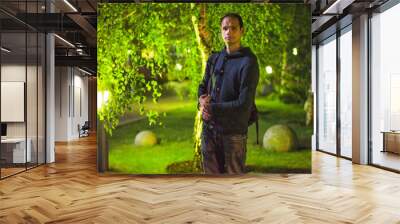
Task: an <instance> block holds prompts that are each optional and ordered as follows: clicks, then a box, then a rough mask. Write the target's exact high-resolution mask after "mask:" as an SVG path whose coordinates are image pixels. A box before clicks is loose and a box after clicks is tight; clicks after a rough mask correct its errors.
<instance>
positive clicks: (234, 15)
mask: <svg viewBox="0 0 400 224" xmlns="http://www.w3.org/2000/svg"><path fill="white" fill-rule="evenodd" d="M226 17H231V18H236V19H237V20H239V25H240V28H243V19H242V17H241V16H240V15H239V14H237V13H232V12H230V13H227V14H225V15H224V16H223V17H222V18H221V20H220V21H219V24H221V23H222V21H223V20H224V19H225V18H226Z"/></svg>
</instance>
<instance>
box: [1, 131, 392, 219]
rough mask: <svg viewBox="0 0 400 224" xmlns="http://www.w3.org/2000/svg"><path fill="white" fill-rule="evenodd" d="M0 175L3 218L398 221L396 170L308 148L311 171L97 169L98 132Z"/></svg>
mask: <svg viewBox="0 0 400 224" xmlns="http://www.w3.org/2000/svg"><path fill="white" fill-rule="evenodd" d="M56 158H57V160H56V163H55V164H50V165H46V166H42V167H39V168H36V169H33V170H30V171H28V172H26V173H22V174H19V175H17V176H13V177H10V178H8V179H5V180H3V181H0V223H44V222H48V223H373V224H376V223H385V224H386V223H400V175H399V174H395V173H391V172H387V171H384V170H380V169H377V168H374V167H369V166H359V165H352V164H351V162H350V161H347V160H343V159H338V158H335V157H333V156H330V155H326V154H323V153H319V152H315V153H313V174H311V175H309V174H301V175H299V174H293V175H280V174H279V175H278V174H266V175H257V176H254V175H253V176H249V175H245V176H240V177H224V178H216V177H214V178H212V177H138V176H136V177H135V176H110V175H98V174H97V172H96V166H95V161H96V142H95V138H94V137H91V138H85V139H83V140H81V141H77V142H71V143H69V144H57V147H56Z"/></svg>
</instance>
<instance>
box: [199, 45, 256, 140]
mask: <svg viewBox="0 0 400 224" xmlns="http://www.w3.org/2000/svg"><path fill="white" fill-rule="evenodd" d="M214 62H215V64H214ZM213 72H214V73H215V79H216V81H215V82H212V81H211V79H210V78H211V77H212V73H213ZM258 79H259V68H258V62H257V57H256V56H255V55H254V54H253V52H251V50H250V48H247V47H242V48H240V49H239V50H238V51H235V52H233V53H231V54H228V53H227V52H226V49H223V50H222V51H221V52H220V53H214V54H212V55H211V56H210V57H209V58H208V61H207V67H206V73H205V75H204V78H203V80H202V82H201V83H200V85H199V91H198V97H200V96H201V95H203V94H210V95H211V116H212V120H213V122H215V123H216V124H218V126H219V127H220V128H221V131H222V133H223V134H247V127H248V121H249V116H250V112H251V107H252V105H253V103H254V97H255V93H256V87H257V84H258ZM209 81H211V82H212V83H215V85H214V86H215V88H212V91H211V93H208V82H209Z"/></svg>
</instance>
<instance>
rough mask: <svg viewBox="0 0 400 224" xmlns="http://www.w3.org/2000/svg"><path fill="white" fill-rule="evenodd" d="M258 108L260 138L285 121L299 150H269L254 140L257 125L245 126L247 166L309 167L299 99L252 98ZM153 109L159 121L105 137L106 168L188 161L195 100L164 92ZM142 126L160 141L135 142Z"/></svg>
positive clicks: (141, 168) (154, 168)
mask: <svg viewBox="0 0 400 224" xmlns="http://www.w3.org/2000/svg"><path fill="white" fill-rule="evenodd" d="M256 104H257V107H258V109H259V111H260V112H259V113H260V114H259V115H260V121H259V124H260V125H259V126H260V128H259V130H260V134H259V139H260V142H262V137H263V134H264V133H265V131H266V130H267V128H268V127H270V126H271V125H274V124H287V125H289V126H290V127H292V128H293V129H294V130H295V132H296V133H297V135H298V138H299V142H300V147H301V149H300V150H297V151H295V152H287V153H278V152H268V151H266V150H264V149H263V148H262V147H261V146H258V145H256V144H255V142H256V130H255V127H254V125H253V126H251V127H249V139H248V151H247V160H246V165H247V168H248V170H249V171H250V172H256V173H259V172H261V173H265V172H279V173H282V172H291V173H293V172H302V173H304V172H306V173H307V172H311V150H310V141H311V133H312V128H309V127H308V128H306V127H305V126H304V120H305V112H304V111H303V109H302V105H286V104H283V103H281V102H279V101H268V100H265V99H257V101H256ZM149 106H150V107H152V108H153V109H157V110H159V111H162V112H165V113H166V116H165V117H162V121H163V126H153V127H149V126H148V122H147V119H142V120H138V121H135V122H131V123H127V124H125V125H121V126H119V127H118V128H117V129H116V130H115V131H114V133H113V136H112V137H110V138H109V146H110V148H109V149H110V152H109V168H110V170H111V171H114V172H120V173H130V174H167V173H168V171H167V167H168V166H169V165H171V164H173V163H180V162H184V161H191V160H192V159H193V157H194V150H193V137H192V134H193V124H194V116H195V114H196V106H197V103H196V102H195V101H189V100H183V101H182V100H179V99H178V98H173V97H169V98H166V99H162V100H160V102H159V103H158V104H157V105H149ZM141 130H151V131H153V132H155V133H156V135H157V137H158V138H159V139H160V143H159V144H158V145H156V146H152V147H138V146H135V145H134V139H135V136H136V134H137V133H138V132H139V131H141Z"/></svg>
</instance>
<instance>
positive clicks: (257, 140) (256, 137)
mask: <svg viewBox="0 0 400 224" xmlns="http://www.w3.org/2000/svg"><path fill="white" fill-rule="evenodd" d="M256 139H257V145H258V119H257V120H256Z"/></svg>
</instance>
